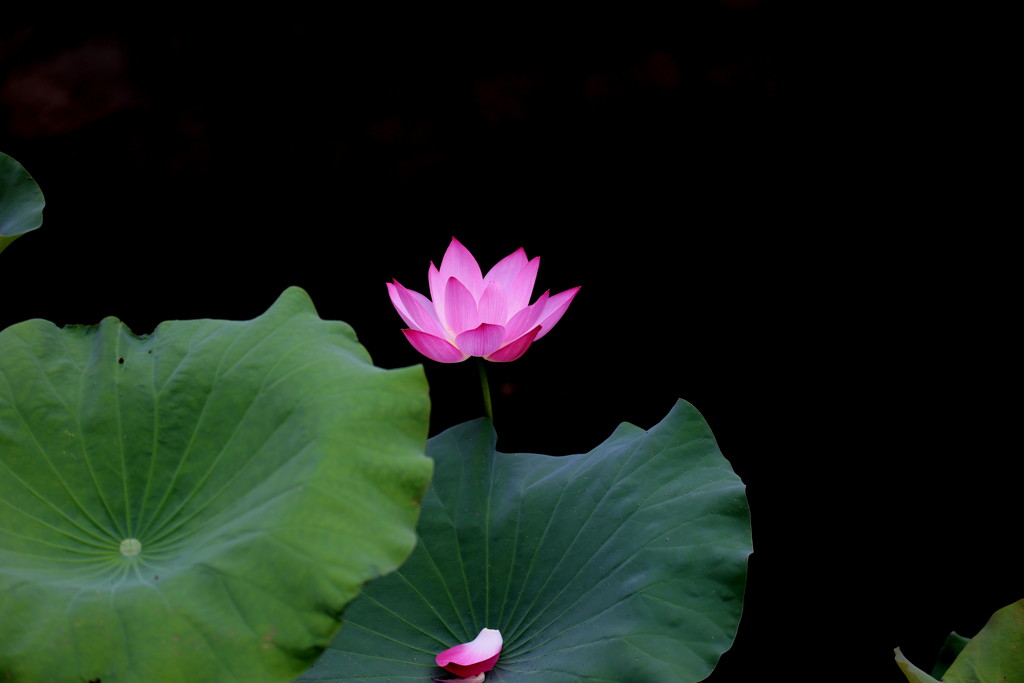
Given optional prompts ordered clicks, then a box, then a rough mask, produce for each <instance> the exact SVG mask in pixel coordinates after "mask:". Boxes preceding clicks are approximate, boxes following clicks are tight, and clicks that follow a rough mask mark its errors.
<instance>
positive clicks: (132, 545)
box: [121, 538, 142, 557]
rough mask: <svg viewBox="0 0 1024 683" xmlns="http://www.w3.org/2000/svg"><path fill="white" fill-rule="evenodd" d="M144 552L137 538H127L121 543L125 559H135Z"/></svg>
mask: <svg viewBox="0 0 1024 683" xmlns="http://www.w3.org/2000/svg"><path fill="white" fill-rule="evenodd" d="M140 552H142V543H140V542H139V539H137V538H126V539H124V540H123V541H121V554H122V555H124V556H125V557H135V556H136V555H138V554H139V553H140Z"/></svg>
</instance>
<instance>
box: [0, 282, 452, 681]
mask: <svg viewBox="0 0 1024 683" xmlns="http://www.w3.org/2000/svg"><path fill="white" fill-rule="evenodd" d="M428 413H429V400H428V397H427V387H426V381H425V378H424V376H423V372H422V368H419V367H415V368H406V369H402V370H394V371H386V370H382V369H380V368H376V367H374V366H373V365H372V364H371V362H370V358H369V356H368V355H367V353H366V351H365V350H364V349H363V347H361V346H360V345H359V343H358V342H357V340H356V337H355V334H354V333H353V331H352V329H351V328H350V327H349V326H348V325H346V324H345V323H342V322H327V321H323V320H321V319H320V318H319V317H318V316H317V314H316V311H315V310H314V308H313V304H312V302H311V301H310V300H309V297H308V296H307V295H306V293H305V292H303V291H302V290H301V289H297V288H291V289H289V290H287V291H285V292H284V294H282V296H281V297H280V298H279V299H278V301H277V302H276V303H275V304H274V305H273V306H272V307H271V308H270V310H269V311H267V312H266V313H265V314H263V315H262V316H260V317H258V318H256V319H254V320H251V321H247V322H234V321H223V320H189V321H173V322H166V323H163V324H161V325H160V326H159V327H158V328H157V329H156V331H155V332H154V333H153V334H152V335H149V336H145V337H136V336H134V335H133V334H132V333H131V332H130V331H129V330H128V329H127V328H126V327H125V326H124V325H123V324H121V323H120V322H118V321H117V320H115V319H113V318H107V319H105V320H103V321H102V322H101V323H100V324H99V325H98V326H94V327H66V328H63V329H58V328H57V327H56V326H54V325H53V324H51V323H49V322H46V321H43V320H29V321H26V322H23V323H18V324H16V325H12V326H11V327H9V328H7V329H5V330H4V331H3V332H0V615H2V618H0V680H11V681H97V680H102V681H103V682H104V683H109V682H111V681H119V682H124V681H145V682H146V683H152V682H153V681H161V682H174V681H189V682H192V683H194V682H196V681H217V682H221V681H235V680H238V681H246V682H247V683H249V682H252V681H287V680H290V679H292V678H293V677H294V676H295V675H297V674H299V673H301V672H302V671H304V670H306V669H307V668H308V667H309V665H310V664H311V663H312V662H313V661H314V659H315V658H316V657H317V656H318V655H319V654H320V653H321V652H322V651H323V649H324V648H325V647H326V646H327V645H328V644H329V643H330V642H331V639H332V638H333V636H334V635H335V634H336V632H337V630H338V628H339V624H340V615H341V612H342V610H343V609H344V607H345V606H346V605H347V604H348V603H349V602H350V601H351V600H352V599H353V598H354V597H355V596H356V595H357V594H358V593H359V591H360V590H361V588H362V586H363V584H364V583H365V582H366V581H368V580H370V579H372V578H375V577H377V576H380V575H383V574H386V573H388V572H390V571H393V570H394V569H395V568H396V567H397V566H398V565H400V564H401V562H402V561H403V560H404V559H405V558H406V557H408V555H409V553H410V552H411V551H412V549H413V547H414V545H415V538H416V537H415V524H416V520H417V518H418V514H419V501H420V500H421V498H422V497H423V495H424V494H425V492H426V489H427V486H428V484H429V479H430V474H431V469H432V463H431V461H430V460H429V458H427V457H426V456H425V454H424V448H425V443H426V435H427V422H428Z"/></svg>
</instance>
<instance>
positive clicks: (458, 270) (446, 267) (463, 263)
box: [440, 237, 484, 299]
mask: <svg viewBox="0 0 1024 683" xmlns="http://www.w3.org/2000/svg"><path fill="white" fill-rule="evenodd" d="M440 274H441V281H442V282H447V281H448V278H452V277H454V278H455V279H456V280H458V281H459V282H461V283H462V284H463V285H465V287H466V289H468V290H469V291H470V292H471V293H472V294H473V298H474V299H476V298H478V297H479V296H480V294H481V293H482V292H483V291H484V284H483V283H484V277H483V275H481V274H480V264H479V263H477V262H476V259H475V258H473V254H471V253H470V252H469V249H466V248H465V247H464V246H462V243H461V242H459V241H458V240H457V239H455V238H454V237H453V238H452V241H451V244H449V245H448V250H447V251H445V252H444V258H443V259H441V269H440ZM446 286H447V285H446Z"/></svg>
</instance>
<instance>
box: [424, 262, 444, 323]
mask: <svg viewBox="0 0 1024 683" xmlns="http://www.w3.org/2000/svg"><path fill="white" fill-rule="evenodd" d="M427 286H428V287H429V288H430V299H431V301H433V302H434V311H436V312H437V319H438V320H440V321H441V323H442V324H444V280H442V279H441V273H440V271H438V269H437V267H436V266H435V265H434V262H433V261H431V262H430V268H429V269H428V270H427Z"/></svg>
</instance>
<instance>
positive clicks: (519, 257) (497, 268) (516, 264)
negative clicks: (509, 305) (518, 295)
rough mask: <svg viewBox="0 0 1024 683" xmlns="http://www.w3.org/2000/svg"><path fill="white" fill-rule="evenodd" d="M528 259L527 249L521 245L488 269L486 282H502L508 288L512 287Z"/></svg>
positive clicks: (485, 276) (485, 277)
mask: <svg viewBox="0 0 1024 683" xmlns="http://www.w3.org/2000/svg"><path fill="white" fill-rule="evenodd" d="M526 261H527V259H526V251H525V250H524V249H523V248H522V247H519V248H518V249H516V250H515V251H513V252H512V253H511V254H509V255H508V256H506V257H505V258H503V259H501V260H500V261H498V262H497V263H495V264H494V267H493V268H491V269H490V270H489V271H487V274H486V275H484V284H487V283H488V282H500V283H501V284H502V285H504V286H505V288H506V289H507V288H509V287H511V286H512V281H513V280H515V279H516V275H519V271H521V270H522V269H523V268H524V267H525V266H526Z"/></svg>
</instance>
